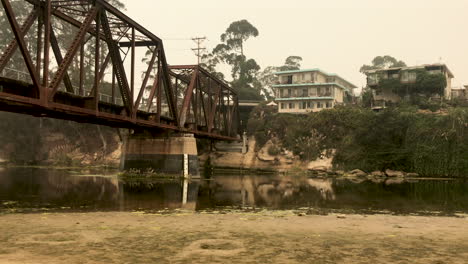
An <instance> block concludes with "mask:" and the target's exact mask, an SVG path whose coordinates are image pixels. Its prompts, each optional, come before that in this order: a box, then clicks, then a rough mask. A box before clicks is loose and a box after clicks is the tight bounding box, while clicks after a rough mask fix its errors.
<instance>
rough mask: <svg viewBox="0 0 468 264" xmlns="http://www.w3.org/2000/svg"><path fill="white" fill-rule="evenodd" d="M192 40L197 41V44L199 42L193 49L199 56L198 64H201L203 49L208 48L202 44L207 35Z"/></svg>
mask: <svg viewBox="0 0 468 264" xmlns="http://www.w3.org/2000/svg"><path fill="white" fill-rule="evenodd" d="M192 40H193V41H194V42H195V44H197V47H196V48H193V49H192V50H193V51H194V52H195V55H196V56H197V58H198V64H200V62H201V57H202V53H201V51H203V50H206V48H204V47H203V48H202V44H203V42H204V41H205V40H206V37H195V38H192Z"/></svg>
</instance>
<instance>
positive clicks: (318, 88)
mask: <svg viewBox="0 0 468 264" xmlns="http://www.w3.org/2000/svg"><path fill="white" fill-rule="evenodd" d="M321 90H322V89H320V87H317V95H318V96H322V95H321Z"/></svg>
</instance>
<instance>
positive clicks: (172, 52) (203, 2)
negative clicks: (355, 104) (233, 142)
mask: <svg viewBox="0 0 468 264" xmlns="http://www.w3.org/2000/svg"><path fill="white" fill-rule="evenodd" d="M122 1H123V2H124V3H125V4H126V7H127V11H126V14H127V15H129V16H130V17H131V18H133V19H134V20H136V21H137V22H139V23H140V24H142V25H143V26H144V27H146V28H147V29H149V30H150V31H152V32H153V33H154V34H156V35H157V36H159V37H160V38H162V39H163V40H164V46H165V50H166V56H167V60H168V63H169V64H172V65H175V64H194V63H195V62H196V57H195V56H194V54H193V52H192V51H191V48H193V47H194V46H195V44H194V42H193V41H191V40H190V38H191V37H196V36H206V37H207V38H208V41H207V42H205V46H206V47H207V48H208V49H212V48H213V47H214V46H215V45H216V44H218V43H219V41H220V40H219V36H220V35H221V34H222V33H223V32H224V31H225V30H226V28H227V27H228V26H229V24H230V23H231V22H233V21H237V20H241V19H247V20H248V21H249V22H250V23H252V24H253V25H254V26H255V27H256V28H257V29H258V30H259V32H260V35H259V36H258V37H257V38H254V39H251V40H249V41H248V42H247V43H246V55H247V56H248V57H251V58H254V59H255V60H256V61H257V63H258V64H259V65H260V66H261V67H262V68H265V67H266V66H270V65H271V66H279V65H282V64H283V62H284V59H285V58H286V57H287V56H289V55H298V56H301V57H302V58H303V62H302V68H321V69H323V70H325V71H327V72H330V73H337V74H339V75H340V76H342V77H343V78H345V79H347V80H348V81H350V82H352V83H354V84H355V85H357V86H358V87H361V86H364V85H365V78H364V76H363V75H362V74H361V73H360V72H359V68H360V66H361V65H363V64H369V63H370V62H371V60H372V59H373V58H374V57H375V56H378V55H391V56H394V57H396V58H397V59H401V60H403V61H405V62H406V63H407V64H408V65H416V64H426V63H437V62H443V63H446V64H447V65H448V67H449V68H450V69H451V70H452V72H453V73H454V75H455V78H456V79H455V81H454V82H453V86H460V85H462V84H468V73H467V69H468V43H467V42H468V41H467V39H468V32H467V28H468V27H467V26H468V0H445V1H441V0H392V1H388V0H387V1H383V0H326V1H324V0H321V1H315V0H289V1H278V0H232V1H226V0H196V1H195V0H178V1H167V0H165V1H162V0H122Z"/></svg>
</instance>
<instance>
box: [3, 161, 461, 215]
mask: <svg viewBox="0 0 468 264" xmlns="http://www.w3.org/2000/svg"><path fill="white" fill-rule="evenodd" d="M173 209H188V210H197V211H216V212H221V213H222V212H223V211H228V210H263V209H270V210H297V211H298V212H299V211H300V212H304V213H309V214H326V213H329V212H341V213H347V212H350V213H394V214H440V215H450V214H455V213H465V214H466V213H468V182H467V181H460V180H399V179H374V180H369V179H322V178H311V177H305V176H303V177H298V176H285V175H272V176H270V175H268V176H263V175H262V176H258V175H213V176H212V177H211V178H210V179H209V180H192V181H190V182H188V181H185V182H184V181H180V180H156V179H152V180H144V181H142V180H123V179H119V177H118V176H117V173H116V172H115V171H114V172H103V171H70V170H52V169H33V168H8V169H0V212H3V213H5V212H36V211H39V212H41V211H63V210H65V211H147V212H150V211H160V210H166V211H170V210H173Z"/></svg>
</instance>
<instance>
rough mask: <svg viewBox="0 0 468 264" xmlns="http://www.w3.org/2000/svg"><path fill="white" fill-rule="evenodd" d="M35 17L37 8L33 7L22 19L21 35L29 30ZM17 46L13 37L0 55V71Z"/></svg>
mask: <svg viewBox="0 0 468 264" xmlns="http://www.w3.org/2000/svg"><path fill="white" fill-rule="evenodd" d="M36 19H37V9H36V8H34V9H33V10H32V11H31V13H30V14H29V15H28V17H27V18H26V20H25V21H24V23H23V25H22V26H21V29H20V31H21V37H23V38H24V36H25V35H26V33H27V32H28V31H29V29H31V27H32V25H33V24H34V21H36ZM17 48H18V42H17V41H16V38H14V39H13V40H11V41H10V43H9V44H8V46H7V47H6V48H5V52H4V53H3V54H2V56H1V57H0V72H1V71H3V69H4V68H5V66H6V65H7V63H8V61H9V60H10V59H11V57H12V56H13V54H15V51H16V49H17Z"/></svg>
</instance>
